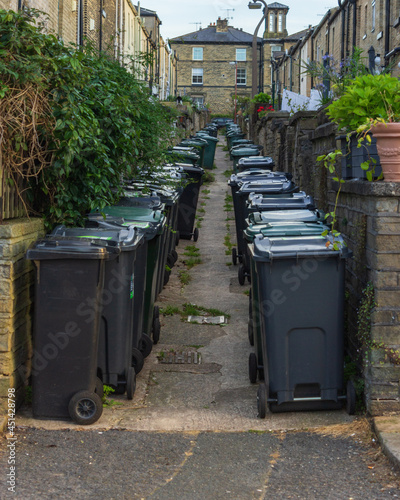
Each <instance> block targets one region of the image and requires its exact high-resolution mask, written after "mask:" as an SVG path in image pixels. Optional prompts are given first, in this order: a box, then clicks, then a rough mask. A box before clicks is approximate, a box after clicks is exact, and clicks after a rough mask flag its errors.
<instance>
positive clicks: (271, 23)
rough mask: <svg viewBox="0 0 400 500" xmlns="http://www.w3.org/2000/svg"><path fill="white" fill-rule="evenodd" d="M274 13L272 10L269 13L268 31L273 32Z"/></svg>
mask: <svg viewBox="0 0 400 500" xmlns="http://www.w3.org/2000/svg"><path fill="white" fill-rule="evenodd" d="M274 28H275V14H274V13H273V12H271V13H270V15H269V31H270V33H273V32H274V31H275V29H274Z"/></svg>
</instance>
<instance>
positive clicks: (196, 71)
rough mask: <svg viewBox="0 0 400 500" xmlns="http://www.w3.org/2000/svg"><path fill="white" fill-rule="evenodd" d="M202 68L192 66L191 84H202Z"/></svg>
mask: <svg viewBox="0 0 400 500" xmlns="http://www.w3.org/2000/svg"><path fill="white" fill-rule="evenodd" d="M203 76H204V74H203V68H192V85H203ZM195 78H196V79H198V78H201V82H200V81H196V82H195V81H194V79H195Z"/></svg>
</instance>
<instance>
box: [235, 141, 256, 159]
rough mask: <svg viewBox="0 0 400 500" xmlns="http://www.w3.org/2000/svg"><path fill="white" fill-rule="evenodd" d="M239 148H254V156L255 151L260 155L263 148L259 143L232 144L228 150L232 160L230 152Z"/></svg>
mask: <svg viewBox="0 0 400 500" xmlns="http://www.w3.org/2000/svg"><path fill="white" fill-rule="evenodd" d="M239 149H254V151H256V152H255V153H254V156H256V155H257V152H258V154H260V155H261V153H262V151H263V149H264V148H263V146H261V145H260V144H238V145H237V146H232V147H231V149H230V150H229V157H230V159H231V160H233V156H232V152H234V151H238V150H239Z"/></svg>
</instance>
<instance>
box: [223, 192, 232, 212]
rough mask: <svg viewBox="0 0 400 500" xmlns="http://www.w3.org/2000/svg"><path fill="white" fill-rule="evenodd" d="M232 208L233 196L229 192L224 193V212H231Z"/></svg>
mask: <svg viewBox="0 0 400 500" xmlns="http://www.w3.org/2000/svg"><path fill="white" fill-rule="evenodd" d="M232 210H233V198H232V195H231V194H228V193H226V195H225V204H224V212H232Z"/></svg>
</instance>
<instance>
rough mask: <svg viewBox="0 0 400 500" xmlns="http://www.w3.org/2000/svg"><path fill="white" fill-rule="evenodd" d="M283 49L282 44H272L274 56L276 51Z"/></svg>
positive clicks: (272, 54)
mask: <svg viewBox="0 0 400 500" xmlns="http://www.w3.org/2000/svg"><path fill="white" fill-rule="evenodd" d="M281 50H282V46H281V45H271V56H272V57H274V52H280V51H281Z"/></svg>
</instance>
